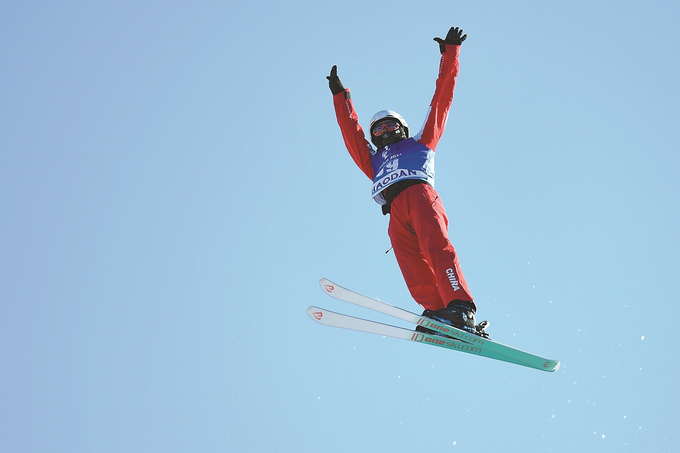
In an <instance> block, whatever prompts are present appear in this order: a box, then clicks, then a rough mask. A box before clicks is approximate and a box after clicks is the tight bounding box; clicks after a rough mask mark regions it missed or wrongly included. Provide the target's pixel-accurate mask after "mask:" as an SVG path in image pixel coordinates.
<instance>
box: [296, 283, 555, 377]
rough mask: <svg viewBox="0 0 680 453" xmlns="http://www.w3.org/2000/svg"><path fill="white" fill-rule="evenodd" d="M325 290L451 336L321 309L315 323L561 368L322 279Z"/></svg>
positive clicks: (540, 367)
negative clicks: (423, 331)
mask: <svg viewBox="0 0 680 453" xmlns="http://www.w3.org/2000/svg"><path fill="white" fill-rule="evenodd" d="M319 284H320V285H321V288H322V289H323V290H324V291H325V292H326V293H327V294H329V295H330V296H332V297H334V298H336V299H339V300H342V301H345V302H349V303H352V304H355V305H358V306H361V307H364V308H368V309H370V310H374V311H377V312H379V313H383V314H386V315H388V316H392V317H394V318H397V319H401V320H403V321H406V322H410V323H413V324H416V325H420V326H423V327H427V328H428V329H431V330H436V331H438V332H440V333H442V334H444V335H447V337H443V336H439V335H429V334H426V333H422V332H417V331H413V330H409V329H405V328H402V327H397V326H392V325H388V324H382V323H378V322H375V321H370V320H367V319H362V318H355V317H352V316H348V315H343V314H339V313H334V312H331V311H328V310H324V309H322V308H318V307H309V309H308V310H307V314H308V315H309V316H310V318H312V319H313V320H314V321H316V322H318V323H320V324H324V325H328V326H334V327H340V328H344V329H351V330H358V331H362V332H368V333H374V334H378V335H384V336H389V337H393V338H401V339H404V340H410V341H415V342H418V343H424V344H430V345H434V346H440V347H444V348H447V349H453V350H457V351H461V352H466V353H470V354H475V355H480V356H483V357H488V358H491V359H495V360H501V361H504V362H509V363H514V364H516V365H521V366H525V367H529V368H535V369H538V370H542V371H549V372H552V371H555V370H557V369H558V368H559V366H560V362H559V361H557V360H549V359H546V358H543V357H540V356H537V355H534V354H530V353H528V352H524V351H521V350H519V349H515V348H512V347H509V346H505V345H503V344H501V343H497V342H495V341H492V340H489V339H488V338H483V337H480V336H478V335H474V334H471V333H468V332H466V331H464V330H461V329H457V328H455V327H452V326H449V325H446V324H442V323H439V322H436V321H434V320H432V319H429V318H425V317H422V316H419V315H417V314H415V313H411V312H409V311H407V310H404V309H402V308H399V307H395V306H393V305H390V304H388V303H386V302H383V301H381V300H378V299H373V298H371V297H368V296H365V295H363V294H360V293H357V292H354V291H351V290H349V289H346V288H343V287H342V286H340V285H337V284H335V283H333V282H332V281H330V280H328V279H325V278H324V279H321V281H320V282H319Z"/></svg>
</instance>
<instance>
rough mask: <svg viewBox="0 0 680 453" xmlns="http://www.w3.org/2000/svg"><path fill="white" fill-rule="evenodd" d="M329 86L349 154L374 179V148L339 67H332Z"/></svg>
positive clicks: (328, 77)
mask: <svg viewBox="0 0 680 453" xmlns="http://www.w3.org/2000/svg"><path fill="white" fill-rule="evenodd" d="M326 78H327V79H328V86H329V88H330V89H331V93H333V105H334V106H335V116H336V117H337V119H338V125H339V126H340V131H341V132H342V138H343V140H344V141H345V146H346V147H347V150H348V151H349V154H350V155H351V156H352V159H354V162H355V163H356V164H357V165H358V166H359V168H360V169H361V171H363V172H364V174H365V175H366V176H368V178H369V179H373V167H372V166H371V151H372V150H373V148H372V147H371V144H370V143H369V142H368V141H367V140H366V137H365V136H364V130H363V128H362V127H361V125H360V124H359V117H358V116H357V113H356V111H355V110H354V103H353V102H352V95H351V94H350V91H349V88H345V87H344V86H343V84H342V82H341V81H340V78H339V77H338V67H337V66H335V65H334V66H333V67H332V68H331V74H330V75H329V76H327V77H326Z"/></svg>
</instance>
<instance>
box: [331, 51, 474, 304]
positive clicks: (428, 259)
mask: <svg viewBox="0 0 680 453" xmlns="http://www.w3.org/2000/svg"><path fill="white" fill-rule="evenodd" d="M459 53H460V46H456V45H450V44H447V45H446V51H445V52H443V53H442V57H441V61H440V65H439V76H438V77H437V82H436V88H435V92H434V96H433V98H432V102H431V103H430V108H429V110H428V113H427V118H426V120H425V124H424V125H423V129H422V130H421V131H420V132H419V133H418V134H417V135H415V136H414V137H413V138H411V139H407V140H402V141H401V142H398V143H397V144H395V145H388V146H387V147H385V148H381V149H380V150H378V152H381V156H378V157H382V159H383V160H384V159H389V158H390V155H389V154H390V153H391V152H393V151H392V150H391V149H390V148H391V147H392V148H397V147H398V148H399V149H398V152H399V156H398V157H399V158H400V159H399V160H402V161H405V160H408V159H409V151H412V154H411V155H412V156H413V155H415V154H414V153H416V152H418V151H420V152H421V154H422V153H423V150H425V152H428V153H429V155H430V157H429V158H428V159H427V160H428V162H427V165H426V166H424V167H423V168H425V167H428V168H429V167H431V166H432V165H433V164H434V162H433V156H434V151H435V148H436V147H437V144H438V143H439V139H440V138H441V136H442V134H443V132H444V127H445V125H446V120H447V118H448V113H449V108H450V107H451V103H452V102H453V91H454V89H455V86H456V77H457V76H458V56H459ZM333 104H334V106H335V114H336V116H337V119H338V124H339V125H340V130H341V131H342V137H343V139H344V141H345V146H347V149H348V150H349V153H350V155H351V156H352V158H353V159H354V162H355V163H356V164H357V165H358V166H359V168H360V169H361V170H362V171H363V172H364V174H366V176H368V177H369V178H370V179H371V180H373V181H374V187H376V184H380V185H379V186H377V187H383V185H384V188H385V189H387V188H388V187H389V186H390V185H391V184H390V182H389V180H388V179H389V178H384V179H382V181H381V180H380V179H381V178H383V177H384V171H383V167H380V168H377V167H376V159H375V157H376V156H375V155H376V153H377V152H376V150H375V149H374V148H373V146H372V145H371V144H370V143H369V142H368V141H367V140H366V137H365V135H364V131H363V129H362V127H361V126H360V125H359V120H358V116H357V114H356V111H355V110H354V104H353V102H352V99H351V95H350V91H349V89H345V91H344V92H341V93H338V94H336V95H335V96H333ZM423 145H424V147H425V148H424V147H423ZM430 151H431V152H430ZM372 157H374V159H373V160H372ZM411 159H412V160H413V158H411ZM378 171H379V173H378ZM428 173H429V174H430V175H431V178H429V179H430V180H428V178H426V177H423V176H422V172H421V176H411V177H407V178H406V179H409V182H410V183H411V184H406V188H404V189H400V191H399V192H398V193H397V195H396V196H394V198H393V199H392V200H390V199H389V197H387V198H388V200H387V201H388V205H387V207H388V209H386V210H385V211H387V212H389V213H390V222H389V227H388V234H389V236H390V240H391V242H392V247H393V248H394V254H395V256H396V258H397V262H398V263H399V267H400V269H401V272H402V274H403V276H404V280H405V281H406V285H407V286H408V288H409V291H410V292H411V295H412V296H413V298H414V299H415V300H416V302H418V303H419V304H420V305H421V306H422V307H424V308H426V309H429V310H439V309H441V308H445V307H446V306H447V305H448V304H449V302H451V301H453V300H464V301H470V302H472V301H473V299H472V295H471V293H470V290H469V288H468V286H467V283H466V282H465V278H464V277H463V273H462V271H461V269H460V263H459V262H458V256H457V254H456V251H455V249H454V248H453V245H451V242H450V241H449V237H448V218H447V216H446V212H445V211H444V206H443V204H442V202H441V199H440V198H439V195H438V194H437V192H436V191H435V189H434V187H433V186H432V183H433V178H434V170H433V167H432V168H431V172H428ZM376 174H378V177H377V178H376V177H375V176H376ZM402 174H403V173H402ZM413 179H415V180H418V181H413ZM413 183H415V184H413ZM395 187H397V186H395ZM385 194H386V191H385V190H383V191H382V192H380V193H379V194H378V197H379V198H380V200H378V199H376V201H377V202H378V203H381V204H382V203H384V202H385V200H383V199H382V198H383V196H382V195H385ZM374 198H376V197H374ZM390 201H391V204H390V203H389V202H390Z"/></svg>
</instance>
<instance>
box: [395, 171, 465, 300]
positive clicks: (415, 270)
mask: <svg viewBox="0 0 680 453" xmlns="http://www.w3.org/2000/svg"><path fill="white" fill-rule="evenodd" d="M448 228H449V221H448V218H447V217H446V212H445V211H444V205H443V204H442V202H441V200H440V199H439V195H438V194H437V191H436V190H434V188H433V187H432V186H429V185H428V184H416V185H413V186H410V187H407V188H406V189H404V191H402V192H401V193H400V194H399V195H397V196H396V197H395V198H394V200H392V205H391V207H390V223H389V227H388V234H389V236H390V240H391V241H392V247H393V248H394V254H395V256H396V258H397V263H399V268H400V269H401V273H402V274H403V275H404V280H406V286H408V289H409V291H410V292H411V295H412V296H413V298H414V299H415V300H416V302H418V303H419V304H420V305H421V306H422V307H423V308H426V309H429V310H439V309H440V308H444V307H446V306H447V305H448V304H449V302H451V301H452V300H465V301H472V300H473V299H472V295H471V294H470V289H469V288H468V286H467V283H466V282H465V277H463V273H462V271H461V269H460V263H459V262H458V256H457V254H456V250H455V249H454V248H453V245H451V242H450V241H449V235H448Z"/></svg>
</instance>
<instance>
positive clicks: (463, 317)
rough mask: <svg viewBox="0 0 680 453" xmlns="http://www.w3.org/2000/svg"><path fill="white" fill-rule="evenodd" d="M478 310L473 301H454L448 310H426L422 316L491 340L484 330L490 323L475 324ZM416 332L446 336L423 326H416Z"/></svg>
mask: <svg viewBox="0 0 680 453" xmlns="http://www.w3.org/2000/svg"><path fill="white" fill-rule="evenodd" d="M476 308H477V307H476V306H475V303H474V302H472V301H464V300H454V301H452V302H451V303H449V305H448V306H447V307H446V308H442V309H439V310H425V311H424V312H423V314H422V316H424V317H426V318H430V319H433V320H435V321H437V322H440V323H442V324H447V325H449V326H453V327H456V328H458V329H461V330H464V331H466V332H469V333H471V334H473V335H478V336H480V337H482V338H489V334H488V333H486V332H485V330H484V329H486V328H487V327H488V326H489V322H488V321H482V322H480V323H479V324H476V323H475V311H476ZM416 331H417V332H423V333H427V334H430V335H440V336H446V335H444V334H442V333H440V332H437V331H434V330H432V329H428V328H426V327H422V326H416Z"/></svg>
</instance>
